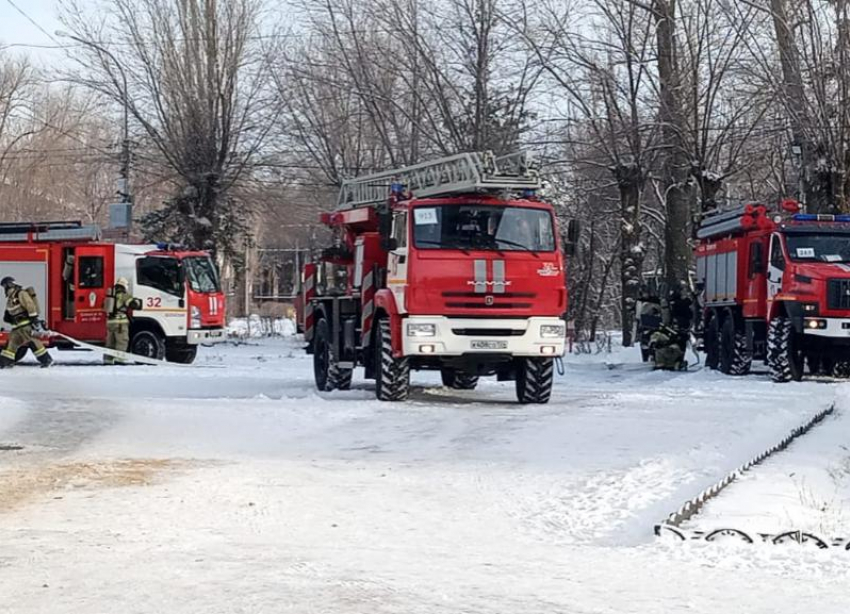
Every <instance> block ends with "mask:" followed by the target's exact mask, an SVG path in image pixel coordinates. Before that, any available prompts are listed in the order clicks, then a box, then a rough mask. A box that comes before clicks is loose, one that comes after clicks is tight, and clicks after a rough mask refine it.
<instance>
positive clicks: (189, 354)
mask: <svg viewBox="0 0 850 614" xmlns="http://www.w3.org/2000/svg"><path fill="white" fill-rule="evenodd" d="M197 355H198V346H197V345H172V346H171V347H169V346H168V345H166V346H165V359H166V360H167V361H168V362H176V363H178V364H181V365H191V364H192V363H193V362H195V358H196V357H197Z"/></svg>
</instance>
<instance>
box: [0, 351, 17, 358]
mask: <svg viewBox="0 0 850 614" xmlns="http://www.w3.org/2000/svg"><path fill="white" fill-rule="evenodd" d="M0 356H5V357H6V358H11V359H12V360H15V354H14V353H12V352H10V351H9V350H3V351H2V352H0Z"/></svg>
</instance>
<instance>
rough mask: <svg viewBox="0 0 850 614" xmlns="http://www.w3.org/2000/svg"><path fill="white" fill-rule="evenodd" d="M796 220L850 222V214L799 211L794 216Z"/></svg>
mask: <svg viewBox="0 0 850 614" xmlns="http://www.w3.org/2000/svg"><path fill="white" fill-rule="evenodd" d="M791 219H793V220H794V221H795V222H850V215H847V214H844V215H824V214H819V213H798V214H796V215H795V216H793V217H792V218H791Z"/></svg>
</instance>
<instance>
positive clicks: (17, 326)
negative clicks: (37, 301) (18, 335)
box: [12, 320, 32, 330]
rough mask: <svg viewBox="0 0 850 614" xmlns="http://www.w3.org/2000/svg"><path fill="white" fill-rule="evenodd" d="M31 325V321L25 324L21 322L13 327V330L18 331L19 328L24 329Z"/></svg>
mask: <svg viewBox="0 0 850 614" xmlns="http://www.w3.org/2000/svg"><path fill="white" fill-rule="evenodd" d="M30 324H32V322H30V321H29V320H26V321H24V322H19V323H18V324H15V325H14V326H13V327H12V330H18V329H19V328H23V327H24V326H29V325H30Z"/></svg>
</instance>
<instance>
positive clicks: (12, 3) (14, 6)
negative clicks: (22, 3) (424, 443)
mask: <svg viewBox="0 0 850 614" xmlns="http://www.w3.org/2000/svg"><path fill="white" fill-rule="evenodd" d="M6 2H8V3H9V4H11V5H12V8H13V9H15V10H16V11H18V12H19V13H20V14H21V15H23V16H24V18H25V19H26V20H27V21H29V22H30V23H31V24H32V25H34V26H35V27H36V28H38V29H39V30H41V31H42V32H43V33H44V34H45V35H47V38H49V39H50V40H52V41H53V42H54V43H56V44H57V45H58V44H59V41H58V40H56V39H55V38H53V35H52V34H51V33H50V32H48V31H47V30H45V29H44V28H42V27H41V24H39V23H38V22H37V21H36V20H35V19H33V18H32V17H30V16H29V15H27V14H26V13H25V12H24V11H23V9H21V8H20V7H19V6H18V5H17V4H15V3H14V1H13V0H6Z"/></svg>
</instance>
